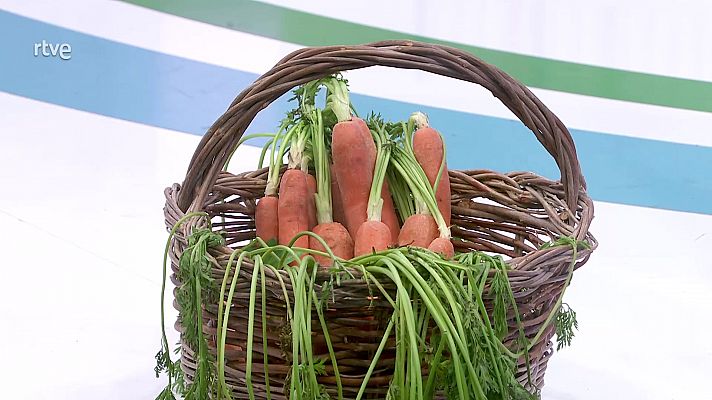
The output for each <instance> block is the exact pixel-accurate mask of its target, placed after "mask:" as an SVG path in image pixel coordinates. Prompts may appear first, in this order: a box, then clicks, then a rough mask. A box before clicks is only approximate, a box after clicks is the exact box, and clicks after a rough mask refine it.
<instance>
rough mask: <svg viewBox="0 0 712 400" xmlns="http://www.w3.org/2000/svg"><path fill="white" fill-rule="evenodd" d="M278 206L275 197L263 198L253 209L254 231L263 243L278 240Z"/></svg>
mask: <svg viewBox="0 0 712 400" xmlns="http://www.w3.org/2000/svg"><path fill="white" fill-rule="evenodd" d="M278 204H279V200H278V199H277V197H275V196H265V197H263V198H261V199H260V200H259V201H258V202H257V207H255V229H256V231H257V236H258V237H259V238H261V239H262V240H264V241H265V242H270V241H276V240H278V239H279V218H278V216H277V212H278V211H277V210H278Z"/></svg>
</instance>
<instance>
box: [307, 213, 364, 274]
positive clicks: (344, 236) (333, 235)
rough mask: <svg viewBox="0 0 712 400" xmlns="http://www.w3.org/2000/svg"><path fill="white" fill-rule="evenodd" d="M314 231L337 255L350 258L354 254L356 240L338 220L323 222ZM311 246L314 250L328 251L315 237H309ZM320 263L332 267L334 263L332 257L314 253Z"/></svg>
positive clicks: (346, 258) (345, 258)
mask: <svg viewBox="0 0 712 400" xmlns="http://www.w3.org/2000/svg"><path fill="white" fill-rule="evenodd" d="M313 232H314V233H316V234H317V235H319V236H321V238H322V239H324V242H326V245H327V246H329V248H330V249H331V251H332V252H333V253H334V255H335V256H336V257H339V258H343V259H344V260H349V259H351V258H353V256H354V242H353V240H351V236H350V235H349V232H348V231H347V230H346V228H344V226H343V225H341V224H340V223H338V222H327V223H322V224H319V225H317V226H315V227H314V230H313ZM309 248H310V249H312V250H317V251H323V252H326V249H325V248H324V246H322V245H321V243H320V242H319V241H318V240H317V239H316V238H313V237H311V236H310V237H309ZM314 258H315V259H316V261H317V262H318V263H319V265H321V266H324V267H330V266H331V265H332V264H333V260H332V259H331V257H328V256H322V255H318V254H317V255H314Z"/></svg>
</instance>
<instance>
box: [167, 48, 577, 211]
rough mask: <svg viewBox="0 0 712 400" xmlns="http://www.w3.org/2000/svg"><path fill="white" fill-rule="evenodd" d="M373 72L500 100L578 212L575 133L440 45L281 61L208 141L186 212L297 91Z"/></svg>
mask: <svg viewBox="0 0 712 400" xmlns="http://www.w3.org/2000/svg"><path fill="white" fill-rule="evenodd" d="M371 66H386V67H395V68H405V69H419V70H422V71H427V72H431V73H434V74H438V75H443V76H447V77H451V78H455V79H460V80H463V81H468V82H473V83H476V84H479V85H481V86H483V87H484V88H486V89H487V90H489V91H490V92H491V93H492V94H493V95H494V96H495V97H497V98H498V99H499V100H500V101H501V102H502V103H503V104H504V105H505V106H506V107H507V108H509V110H511V111H512V112H513V113H514V115H516V116H517V117H518V118H519V119H520V120H521V121H522V122H523V123H524V125H526V126H527V127H528V128H529V129H530V130H531V131H532V132H533V133H534V135H535V136H536V138H537V139H538V140H539V142H540V143H541V144H542V145H543V146H544V148H545V149H546V150H547V151H548V152H549V154H551V156H552V157H553V158H554V160H555V161H556V164H557V166H558V167H559V171H560V172H561V182H562V184H563V188H564V194H565V197H566V204H567V205H568V207H569V209H571V210H573V211H575V210H576V208H577V203H578V197H579V192H580V191H581V190H585V188H586V183H585V180H584V177H583V175H582V174H581V167H580V165H579V161H578V158H577V156H576V147H575V145H574V142H573V139H572V138H571V134H570V133H569V131H568V129H566V127H565V126H564V124H563V123H562V122H561V121H560V120H559V119H558V118H557V117H556V115H554V113H552V112H551V111H550V110H549V109H548V108H547V107H546V106H545V105H544V104H542V102H541V101H540V100H539V99H538V98H537V97H536V96H534V94H533V93H532V92H531V91H529V89H528V88H527V87H526V86H524V85H523V84H521V83H519V82H518V81H516V80H515V79H514V78H512V77H510V76H509V75H507V74H506V73H504V72H503V71H502V70H500V69H499V68H497V67H495V66H493V65H490V64H487V63H485V62H484V61H482V60H480V59H479V58H477V57H475V56H474V55H472V54H469V53H467V52H464V51H461V50H458V49H455V48H452V47H448V46H442V45H437V44H428V43H420V42H414V41H406V40H391V41H383V42H376V43H371V44H366V45H360V46H325V47H309V48H304V49H300V50H297V51H295V52H293V53H291V54H289V55H287V56H286V57H285V58H283V59H282V60H280V61H279V62H278V63H277V64H276V65H275V66H274V67H273V68H272V69H271V70H269V71H268V72H267V73H265V74H264V75H262V76H261V77H260V78H259V79H257V80H256V81H255V82H254V83H252V85H250V86H249V87H248V88H246V89H245V90H244V91H243V92H242V93H240V95H239V96H237V98H236V99H235V100H234V101H233V102H232V104H230V107H229V108H228V109H227V111H225V113H224V114H223V115H222V116H221V117H220V118H218V120H217V121H215V123H214V124H213V125H212V126H211V127H210V129H208V132H207V133H206V134H205V135H204V136H203V138H202V140H201V141H200V144H198V148H197V149H196V150H195V153H194V154H193V158H192V159H191V161H190V165H189V166H188V171H187V173H186V177H185V180H184V181H183V185H182V188H181V190H180V192H179V198H178V206H179V207H180V209H181V210H183V211H189V209H190V210H192V211H196V210H201V209H202V207H203V204H204V202H205V199H206V197H207V195H208V193H209V192H210V190H211V188H212V186H213V185H214V183H215V180H216V179H217V176H218V174H219V172H220V170H221V169H222V167H223V165H224V164H225V162H226V160H227V158H228V156H229V154H230V153H231V152H232V150H233V149H234V148H235V146H236V145H237V142H238V141H239V140H240V137H242V135H243V134H244V132H245V130H246V129H247V127H248V126H249V124H250V123H251V122H252V120H253V119H254V117H255V116H256V115H257V113H258V112H259V111H261V110H263V109H264V108H266V107H267V106H268V105H269V104H271V103H272V102H273V101H274V100H276V99H277V98H279V97H280V96H281V95H283V94H284V93H286V92H287V91H289V90H291V89H292V88H294V87H295V86H298V85H301V84H303V83H306V82H309V81H312V80H315V79H319V78H322V77H324V76H327V75H330V74H333V73H337V72H340V71H347V70H352V69H359V68H365V67H371Z"/></svg>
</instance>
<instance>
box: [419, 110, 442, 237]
mask: <svg viewBox="0 0 712 400" xmlns="http://www.w3.org/2000/svg"><path fill="white" fill-rule="evenodd" d="M416 114H419V115H417V116H415V118H414V119H415V121H416V124H419V125H420V126H419V128H418V130H417V131H415V133H414V134H413V153H414V154H415V158H416V159H417V160H418V163H419V164H420V166H421V167H422V168H423V171H424V172H425V175H426V176H427V177H428V182H430V185H431V186H432V187H433V188H434V190H435V200H436V201H437V203H438V209H440V213H441V214H442V216H443V219H444V220H445V224H446V225H448V226H449V225H450V214H451V205H450V177H449V176H448V173H447V161H446V160H444V155H445V145H444V144H443V138H442V136H441V135H440V133H439V132H438V131H436V130H435V129H433V128H431V127H430V126H428V120H427V118H426V117H425V115H423V114H422V113H416ZM436 183H437V187H436V186H435V185H436Z"/></svg>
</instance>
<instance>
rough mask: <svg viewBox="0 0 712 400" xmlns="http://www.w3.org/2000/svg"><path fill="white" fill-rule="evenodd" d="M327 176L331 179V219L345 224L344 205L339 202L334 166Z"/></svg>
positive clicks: (339, 193) (332, 165)
mask: <svg viewBox="0 0 712 400" xmlns="http://www.w3.org/2000/svg"><path fill="white" fill-rule="evenodd" d="M329 175H330V178H331V207H332V210H331V211H332V214H333V215H332V218H333V219H334V221H335V222H338V223H340V224H345V223H346V216H345V215H344V203H343V201H342V200H341V191H340V190H339V181H338V180H336V173H334V164H331V168H330V169H329Z"/></svg>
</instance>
